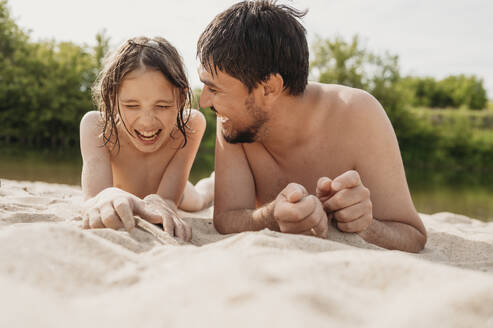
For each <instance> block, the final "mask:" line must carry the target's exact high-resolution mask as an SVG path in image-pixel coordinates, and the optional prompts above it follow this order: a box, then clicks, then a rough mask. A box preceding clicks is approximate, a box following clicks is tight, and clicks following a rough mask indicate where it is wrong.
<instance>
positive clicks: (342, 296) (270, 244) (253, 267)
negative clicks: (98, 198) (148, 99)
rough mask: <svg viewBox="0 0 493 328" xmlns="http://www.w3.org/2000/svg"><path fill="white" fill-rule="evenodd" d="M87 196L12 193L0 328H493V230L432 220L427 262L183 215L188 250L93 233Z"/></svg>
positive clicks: (41, 189)
mask: <svg viewBox="0 0 493 328" xmlns="http://www.w3.org/2000/svg"><path fill="white" fill-rule="evenodd" d="M81 200H82V198H81V192H80V188H77V187H71V186H66V185H55V184H47V183H41V182H35V183H33V182H17V181H10V180H2V185H1V187H0V327H113V326H114V327H121V328H123V327H253V326H255V327H283V328H284V327H412V328H417V327H485V328H493V223H484V222H481V221H478V220H474V219H470V218H467V217H464V216H459V215H455V214H451V213H439V214H435V215H424V214H423V215H422V218H423V221H424V223H425V225H426V227H427V229H428V244H427V246H426V249H425V250H424V251H422V252H421V253H420V254H417V255H415V254H407V253H403V252H399V251H387V250H382V249H380V248H378V247H375V246H372V245H369V244H366V243H365V242H364V241H362V240H361V239H360V238H359V237H358V236H356V235H352V234H343V233H341V232H338V231H336V230H335V229H333V230H331V231H330V233H329V238H328V240H322V239H318V238H315V237H306V236H297V235H289V234H281V233H276V232H272V231H268V230H264V231H260V232H248V233H241V234H234V235H225V236H224V235H219V234H218V233H217V232H216V231H215V230H214V228H213V225H212V220H211V215H212V211H211V209H208V210H206V211H203V212H201V213H198V214H190V213H188V214H187V213H183V216H184V217H186V218H187V221H189V222H190V223H191V224H192V227H193V234H194V237H193V240H192V242H191V244H183V243H178V242H176V241H175V240H174V239H172V238H171V237H168V238H167V239H166V240H167V241H165V243H164V244H163V243H161V242H160V241H158V240H157V239H156V238H155V237H154V236H152V235H150V234H149V233H147V232H145V231H143V230H140V229H134V230H133V231H132V232H131V233H127V232H126V231H114V230H109V229H100V230H82V229H81V217H80V205H81Z"/></svg>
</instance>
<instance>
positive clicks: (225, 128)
mask: <svg viewBox="0 0 493 328" xmlns="http://www.w3.org/2000/svg"><path fill="white" fill-rule="evenodd" d="M198 73H199V77H200V80H201V81H202V82H203V83H204V88H203V90H202V95H201V96H200V107H202V108H206V107H210V108H211V109H212V110H213V111H214V112H215V113H216V114H217V117H218V123H219V125H220V127H221V133H222V135H223V137H224V140H226V141H227V142H229V143H250V142H255V141H257V140H258V138H259V136H260V134H261V128H262V127H263V125H264V123H265V122H267V120H268V115H267V112H265V111H264V110H263V109H262V108H260V107H259V106H258V105H257V103H256V101H255V90H253V91H252V93H249V92H248V88H247V87H246V86H245V85H244V84H243V83H242V82H241V81H239V80H238V79H235V78H234V77H232V76H230V75H229V74H226V73H223V72H221V71H218V72H217V74H215V73H214V74H211V73H210V72H208V71H207V70H206V69H205V68H204V67H203V66H200V67H199V70H198Z"/></svg>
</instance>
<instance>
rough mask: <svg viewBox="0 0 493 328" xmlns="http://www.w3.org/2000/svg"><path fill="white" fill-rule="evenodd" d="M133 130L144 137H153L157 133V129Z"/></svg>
mask: <svg viewBox="0 0 493 328" xmlns="http://www.w3.org/2000/svg"><path fill="white" fill-rule="evenodd" d="M135 131H137V132H138V133H139V134H140V135H141V136H142V137H144V138H153V137H155V136H156V135H157V134H158V132H159V129H157V130H154V131H139V130H135Z"/></svg>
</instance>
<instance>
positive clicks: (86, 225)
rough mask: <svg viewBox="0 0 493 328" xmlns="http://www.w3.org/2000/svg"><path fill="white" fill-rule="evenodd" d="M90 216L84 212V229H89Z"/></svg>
mask: <svg viewBox="0 0 493 328" xmlns="http://www.w3.org/2000/svg"><path fill="white" fill-rule="evenodd" d="M89 228H90V227H89V216H88V215H87V214H84V218H83V219H82V229H89Z"/></svg>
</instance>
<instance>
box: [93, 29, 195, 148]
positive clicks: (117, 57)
mask: <svg viewBox="0 0 493 328" xmlns="http://www.w3.org/2000/svg"><path fill="white" fill-rule="evenodd" d="M139 68H149V69H154V70H157V71H159V72H161V73H163V75H164V76H165V77H166V79H168V81H169V82H170V83H171V84H172V85H173V86H174V87H175V88H176V90H175V92H174V94H175V99H176V100H177V107H178V114H177V116H176V126H177V128H178V130H180V132H181V133H182V134H183V138H184V143H183V145H182V147H185V145H186V143H187V131H186V130H187V129H188V126H187V123H188V120H189V118H190V104H191V99H192V97H191V89H190V85H189V83H188V79H187V76H186V74H185V70H184V66H183V61H182V59H181V57H180V55H179V54H178V51H177V50H176V48H175V47H173V46H172V45H171V44H170V43H169V42H168V41H167V40H166V39H164V38H161V37H154V38H152V39H150V38H147V37H136V38H132V39H129V40H127V41H126V42H125V43H124V44H123V45H121V46H120V48H119V49H118V50H116V51H115V52H114V53H113V54H111V55H110V56H109V57H107V58H106V59H105V63H104V65H103V69H102V70H101V72H100V73H99V75H98V78H97V79H96V81H95V82H94V85H93V87H92V95H93V99H94V102H95V103H96V105H97V106H98V108H99V111H100V112H101V114H102V115H103V117H104V125H103V133H102V136H103V141H104V145H105V146H106V145H107V144H108V143H112V144H113V147H114V146H116V145H118V149H119V147H120V140H119V138H118V129H117V123H118V120H119V118H120V117H121V113H120V105H119V102H118V92H119V88H120V86H121V84H122V82H123V79H124V78H125V77H126V75H127V74H128V73H130V72H132V71H134V70H136V69H139ZM186 108H187V109H188V110H187V109H186ZM122 123H123V125H124V126H125V122H123V121H122ZM125 129H127V127H126V126H125ZM127 131H128V129H127ZM170 136H171V137H172V138H173V135H172V134H171V135H170Z"/></svg>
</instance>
